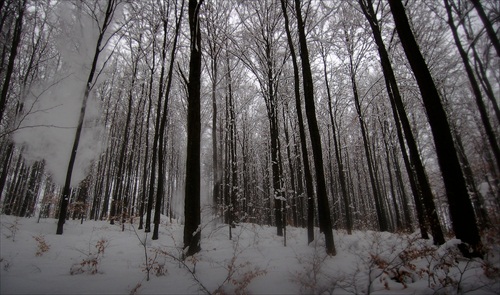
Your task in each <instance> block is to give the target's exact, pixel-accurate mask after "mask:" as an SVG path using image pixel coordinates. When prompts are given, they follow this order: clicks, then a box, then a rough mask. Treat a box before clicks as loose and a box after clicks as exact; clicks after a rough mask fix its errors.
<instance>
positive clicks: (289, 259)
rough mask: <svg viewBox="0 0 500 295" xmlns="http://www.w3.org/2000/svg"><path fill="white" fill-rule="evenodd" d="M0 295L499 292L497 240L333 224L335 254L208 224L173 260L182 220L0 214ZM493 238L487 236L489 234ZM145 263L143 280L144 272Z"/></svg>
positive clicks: (290, 235)
mask: <svg viewBox="0 0 500 295" xmlns="http://www.w3.org/2000/svg"><path fill="white" fill-rule="evenodd" d="M0 217H1V237H0V238H1V242H0V246H1V248H0V261H1V262H0V267H1V268H0V294H186V293H189V294H193V293H194V294H205V293H218V294H227V293H229V294H233V293H251V294H304V293H306V294H311V293H326V294H329V293H333V294H368V293H372V294H433V293H442V294H453V293H467V294H498V292H499V290H500V283H499V281H498V280H499V275H500V274H499V270H498V267H499V260H498V256H497V254H498V244H492V245H491V246H490V247H489V252H488V255H487V256H486V258H485V259H484V260H468V259H464V258H462V257H460V255H459V254H458V252H457V251H456V250H455V248H456V247H455V244H456V243H457V242H459V241H458V240H450V241H449V242H448V243H447V244H445V245H443V246H441V247H439V248H437V247H434V246H432V243H431V242H430V241H426V240H421V239H418V238H416V235H402V234H391V233H377V232H371V231H367V232H362V231H356V232H354V233H353V234H352V235H347V234H345V233H344V232H342V231H336V232H335V243H336V247H337V255H336V256H334V257H330V256H327V255H326V254H325V251H324V245H323V242H322V239H321V236H322V235H321V234H320V233H319V232H316V236H317V237H320V238H318V239H317V240H316V241H315V242H313V243H312V244H310V245H307V233H306V230H305V229H301V228H287V241H286V242H287V243H286V244H287V245H286V247H285V246H284V245H283V243H284V240H283V237H278V236H276V235H275V232H276V228H273V227H268V226H259V225H255V224H240V225H239V226H238V227H236V228H235V229H233V240H229V238H228V236H229V235H228V227H227V226H226V225H223V224H219V223H215V222H212V223H208V224H207V225H206V226H205V227H204V228H203V229H202V251H201V252H200V253H199V254H197V255H196V256H194V257H191V258H188V259H186V260H182V249H181V248H182V226H181V225H179V224H177V223H169V222H168V221H167V219H166V218H165V219H164V222H163V223H162V226H161V228H160V239H159V240H156V241H152V240H151V238H150V235H149V234H148V235H146V234H145V233H144V232H143V231H142V230H137V229H136V228H137V225H131V224H126V225H125V230H124V231H123V232H122V228H121V225H109V223H107V222H103V221H85V222H83V224H80V221H76V220H75V221H72V220H70V221H67V223H66V225H65V232H64V235H62V236H61V235H56V234H55V229H56V220H54V219H42V220H40V222H39V223H37V220H36V219H34V218H31V219H23V218H16V217H11V216H5V215H1V216H0ZM493 243H495V242H494V241H493ZM148 270H149V280H147V279H148Z"/></svg>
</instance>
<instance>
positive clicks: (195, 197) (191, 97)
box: [183, 0, 203, 256]
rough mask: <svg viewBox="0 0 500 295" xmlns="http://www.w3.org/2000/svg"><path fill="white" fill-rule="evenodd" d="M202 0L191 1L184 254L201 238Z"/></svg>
mask: <svg viewBox="0 0 500 295" xmlns="http://www.w3.org/2000/svg"><path fill="white" fill-rule="evenodd" d="M202 2H203V0H200V1H199V2H198V1H197V0H189V29H190V37H191V39H190V41H191V42H190V48H191V56H190V60H189V82H188V119H187V120H188V122H187V123H188V125H187V126H188V127H187V154H186V157H187V159H186V184H185V185H186V190H185V199H184V218H185V224H184V240H183V241H184V254H185V255H186V256H191V255H193V254H195V253H198V252H199V251H200V250H201V248H200V237H201V228H200V226H201V224H200V222H201V218H200V137H201V122H200V120H201V118H200V86H201V81H200V80H201V34H200V22H199V19H198V15H199V11H200V8H201V4H202Z"/></svg>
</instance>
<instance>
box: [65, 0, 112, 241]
mask: <svg viewBox="0 0 500 295" xmlns="http://www.w3.org/2000/svg"><path fill="white" fill-rule="evenodd" d="M119 4H120V1H118V0H108V2H107V5H106V8H105V10H104V11H103V10H101V11H92V12H91V13H93V15H94V16H95V17H96V18H97V17H103V18H104V19H103V20H102V23H101V20H100V19H95V21H97V22H98V24H99V28H100V30H99V35H98V38H97V41H96V46H95V53H94V57H93V60H92V64H91V67H90V72H89V76H88V79H87V83H86V85H85V91H84V93H83V99H82V105H81V108H80V115H79V118H78V124H77V127H76V131H75V139H74V142H73V147H72V149H71V155H70V158H69V162H68V169H67V172H66V180H65V182H64V188H63V191H62V194H61V208H60V211H59V220H58V222H57V232H56V233H57V234H58V235H62V234H63V226H64V222H65V220H66V211H67V208H68V202H69V197H70V192H71V188H70V186H71V176H72V173H73V166H74V164H75V160H76V153H77V151H78V145H79V143H80V134H81V132H82V127H83V120H84V118H85V110H86V107H87V100H88V98H89V95H90V91H91V90H92V88H93V86H94V85H95V79H94V76H96V75H97V76H98V75H99V73H100V72H99V71H98V68H97V66H98V63H97V62H98V60H99V55H100V54H101V53H102V51H103V50H104V49H105V47H106V45H107V44H108V43H109V41H110V37H108V38H107V39H106V38H105V36H106V31H107V29H108V27H109V26H110V25H111V22H112V20H113V16H114V13H115V10H116V9H117V7H118V5H119ZM99 8H100V7H99Z"/></svg>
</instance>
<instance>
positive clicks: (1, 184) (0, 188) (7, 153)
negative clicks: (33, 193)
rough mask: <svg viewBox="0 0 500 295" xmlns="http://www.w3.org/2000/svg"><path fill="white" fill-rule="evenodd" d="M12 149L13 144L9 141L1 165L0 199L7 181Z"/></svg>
mask: <svg viewBox="0 0 500 295" xmlns="http://www.w3.org/2000/svg"><path fill="white" fill-rule="evenodd" d="M13 150H14V144H13V143H12V142H10V143H9V144H8V145H7V149H6V150H5V152H4V153H5V154H4V159H3V165H2V175H1V176H0V201H1V200H2V196H3V189H4V187H5V183H6V181H7V175H8V174H9V166H10V161H11V159H12V154H13Z"/></svg>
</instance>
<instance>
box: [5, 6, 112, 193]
mask: <svg viewBox="0 0 500 295" xmlns="http://www.w3.org/2000/svg"><path fill="white" fill-rule="evenodd" d="M52 19H54V20H57V22H56V23H54V25H57V26H59V28H60V34H58V36H57V39H56V40H55V41H54V46H55V48H56V49H57V51H58V53H59V55H60V58H61V62H60V64H59V65H58V69H57V71H56V72H57V74H55V76H54V77H53V78H51V79H47V80H45V81H42V82H41V83H38V84H36V85H32V86H31V87H30V89H29V90H28V91H26V95H25V97H24V107H23V109H24V110H23V111H24V113H23V115H22V116H20V117H19V119H18V120H19V123H18V124H19V129H18V130H17V131H16V132H15V134H14V136H13V139H14V142H15V143H16V144H17V145H18V146H22V147H23V148H24V150H23V157H24V159H25V161H26V162H27V164H32V163H33V162H34V161H41V160H45V163H46V167H47V169H48V171H49V173H50V174H51V175H52V178H53V181H55V182H56V183H57V184H59V185H63V184H64V181H65V177H66V172H67V168H68V162H69V158H70V153H71V149H72V145H73V141H74V139H75V130H76V126H77V123H78V117H79V114H80V109H81V105H82V99H83V96H84V92H85V87H86V83H87V80H88V77H89V72H90V67H91V64H92V60H93V57H94V54H95V44H96V41H97V38H98V36H99V28H98V26H97V24H96V22H95V21H94V20H93V19H92V18H91V17H90V16H89V15H88V14H87V13H85V11H82V10H81V9H80V8H78V7H75V6H74V5H73V4H72V3H69V2H66V1H65V2H61V3H60V4H58V7H57V8H56V9H55V10H54V15H53V16H52ZM102 59H104V57H101V60H102ZM101 64H102V63H101ZM99 68H100V67H99ZM99 118H100V108H99V102H98V101H97V100H96V99H95V95H94V94H93V93H92V92H91V93H90V96H89V99H88V103H87V109H86V113H85V120H84V125H83V130H82V134H81V138H80V144H79V147H78V151H77V156H76V162H75V166H74V169H73V175H72V179H71V186H75V185H77V184H78V183H79V182H80V181H82V180H83V179H84V178H85V176H86V174H87V173H88V171H89V168H90V166H91V164H92V161H93V160H94V159H96V158H97V156H98V155H99V154H100V153H101V151H102V145H101V141H102V133H103V132H104V126H103V125H102V123H101V122H100V120H99Z"/></svg>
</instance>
